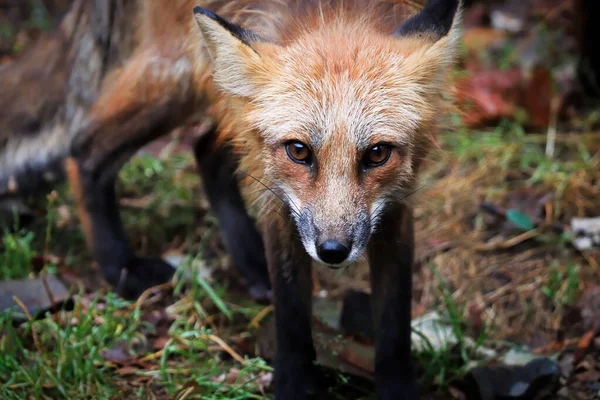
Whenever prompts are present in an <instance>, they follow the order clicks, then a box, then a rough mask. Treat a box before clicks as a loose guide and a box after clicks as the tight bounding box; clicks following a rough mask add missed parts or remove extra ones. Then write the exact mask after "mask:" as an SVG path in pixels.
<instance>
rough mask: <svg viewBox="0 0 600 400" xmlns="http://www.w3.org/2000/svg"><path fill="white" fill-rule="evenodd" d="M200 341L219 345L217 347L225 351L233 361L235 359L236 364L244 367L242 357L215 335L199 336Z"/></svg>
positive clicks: (244, 361)
mask: <svg viewBox="0 0 600 400" xmlns="http://www.w3.org/2000/svg"><path fill="white" fill-rule="evenodd" d="M201 338H202V339H210V340H212V341H213V342H215V343H216V344H218V345H219V347H221V348H222V349H223V350H225V352H227V353H228V354H229V355H230V356H231V357H232V358H233V359H235V360H236V361H237V362H239V363H240V364H242V365H246V360H244V359H243V358H242V356H240V355H239V354H238V353H236V352H235V350H233V349H232V348H231V347H230V346H229V345H228V344H227V343H225V342H224V341H223V339H221V338H220V337H218V336H215V335H202V336H201Z"/></svg>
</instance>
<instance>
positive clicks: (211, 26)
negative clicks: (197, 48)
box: [194, 7, 262, 97]
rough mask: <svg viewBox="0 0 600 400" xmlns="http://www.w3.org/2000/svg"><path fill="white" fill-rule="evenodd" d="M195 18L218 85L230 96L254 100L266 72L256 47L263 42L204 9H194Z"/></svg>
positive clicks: (249, 32)
mask: <svg viewBox="0 0 600 400" xmlns="http://www.w3.org/2000/svg"><path fill="white" fill-rule="evenodd" d="M194 16H195V17H196V21H197V22H198V26H199V27H200V31H201V32H202V36H203V38H204V42H205V43H206V47H207V49H208V53H209V54H210V58H211V60H212V64H213V76H214V80H215V83H216V84H217V85H218V86H219V87H220V88H221V89H222V90H224V91H227V92H229V93H230V94H233V95H236V96H240V97H251V96H252V95H253V94H254V93H255V92H256V89H257V83H258V82H257V79H258V76H259V75H260V74H258V73H257V72H258V71H259V70H261V69H262V60H261V58H260V56H259V54H258V53H257V52H256V50H255V49H254V48H253V47H252V44H253V43H256V42H261V41H262V40H261V39H260V37H258V35H256V34H254V33H253V32H251V31H249V30H246V29H244V28H242V27H241V26H239V25H236V24H233V23H231V22H229V21H226V20H225V19H223V18H221V17H219V16H218V15H216V14H214V13H212V12H210V11H208V10H206V9H204V8H201V7H195V8H194Z"/></svg>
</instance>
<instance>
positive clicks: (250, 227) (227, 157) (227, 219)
mask: <svg viewBox="0 0 600 400" xmlns="http://www.w3.org/2000/svg"><path fill="white" fill-rule="evenodd" d="M216 137H217V132H216V130H215V129H213V130H211V131H210V132H208V133H207V134H206V135H205V136H203V137H202V138H201V139H200V140H198V141H197V142H196V144H195V146H194V154H195V156H196V161H197V163H198V166H199V169H200V173H201V175H202V182H203V184H204V190H205V191H206V195H207V197H208V201H209V203H210V206H211V209H212V211H213V212H214V213H215V215H216V216H217V219H218V221H219V226H220V228H221V231H222V232H223V239H224V242H225V246H226V247H227V252H228V253H229V255H230V257H231V259H232V261H233V265H235V267H236V268H237V270H238V272H239V273H240V274H241V275H242V277H243V278H244V279H245V280H246V284H247V286H248V291H249V292H250V296H252V298H253V299H255V300H258V301H266V300H268V298H269V297H270V296H271V293H270V289H271V284H270V282H269V272H268V269H267V260H266V258H265V247H264V244H263V241H262V238H261V236H260V234H259V233H258V230H257V229H256V226H255V224H254V221H253V220H252V219H251V218H250V216H249V215H248V213H247V212H246V208H245V206H244V201H243V200H242V196H241V194H240V190H239V187H238V181H237V178H236V176H235V170H236V167H237V165H236V162H235V159H234V158H233V157H232V155H231V154H230V150H229V148H228V147H225V146H220V147H217V146H216V145H215V139H216Z"/></svg>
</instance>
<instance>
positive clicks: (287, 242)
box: [264, 220, 316, 400]
mask: <svg viewBox="0 0 600 400" xmlns="http://www.w3.org/2000/svg"><path fill="white" fill-rule="evenodd" d="M264 238H265V247H266V249H267V262H268V264H269V272H270V274H271V283H272V285H273V294H274V305H275V323H276V337H277V355H276V358H275V396H276V398H277V399H279V400H301V399H307V398H309V395H310V394H311V393H313V392H314V391H315V386H316V385H315V384H316V382H315V380H314V379H315V367H314V365H313V363H314V361H315V360H316V352H315V348H314V346H313V340H312V334H311V314H312V313H311V295H312V279H311V259H310V257H309V256H308V254H306V251H305V250H304V247H303V246H302V243H301V242H300V240H299V239H298V234H297V232H296V231H295V228H294V227H293V226H292V223H291V222H290V221H287V222H283V221H281V220H279V221H275V222H273V223H271V224H269V225H266V226H265V231H264Z"/></svg>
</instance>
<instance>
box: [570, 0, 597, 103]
mask: <svg viewBox="0 0 600 400" xmlns="http://www.w3.org/2000/svg"><path fill="white" fill-rule="evenodd" d="M575 7H576V18H577V20H576V23H577V28H578V29H577V31H578V38H577V39H578V43H579V53H580V61H579V67H578V73H579V78H580V79H581V82H582V83H583V86H584V88H585V90H586V92H587V93H588V94H590V95H593V96H595V97H600V47H599V46H598V38H599V37H600V1H598V0H577V1H576V2H575Z"/></svg>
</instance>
